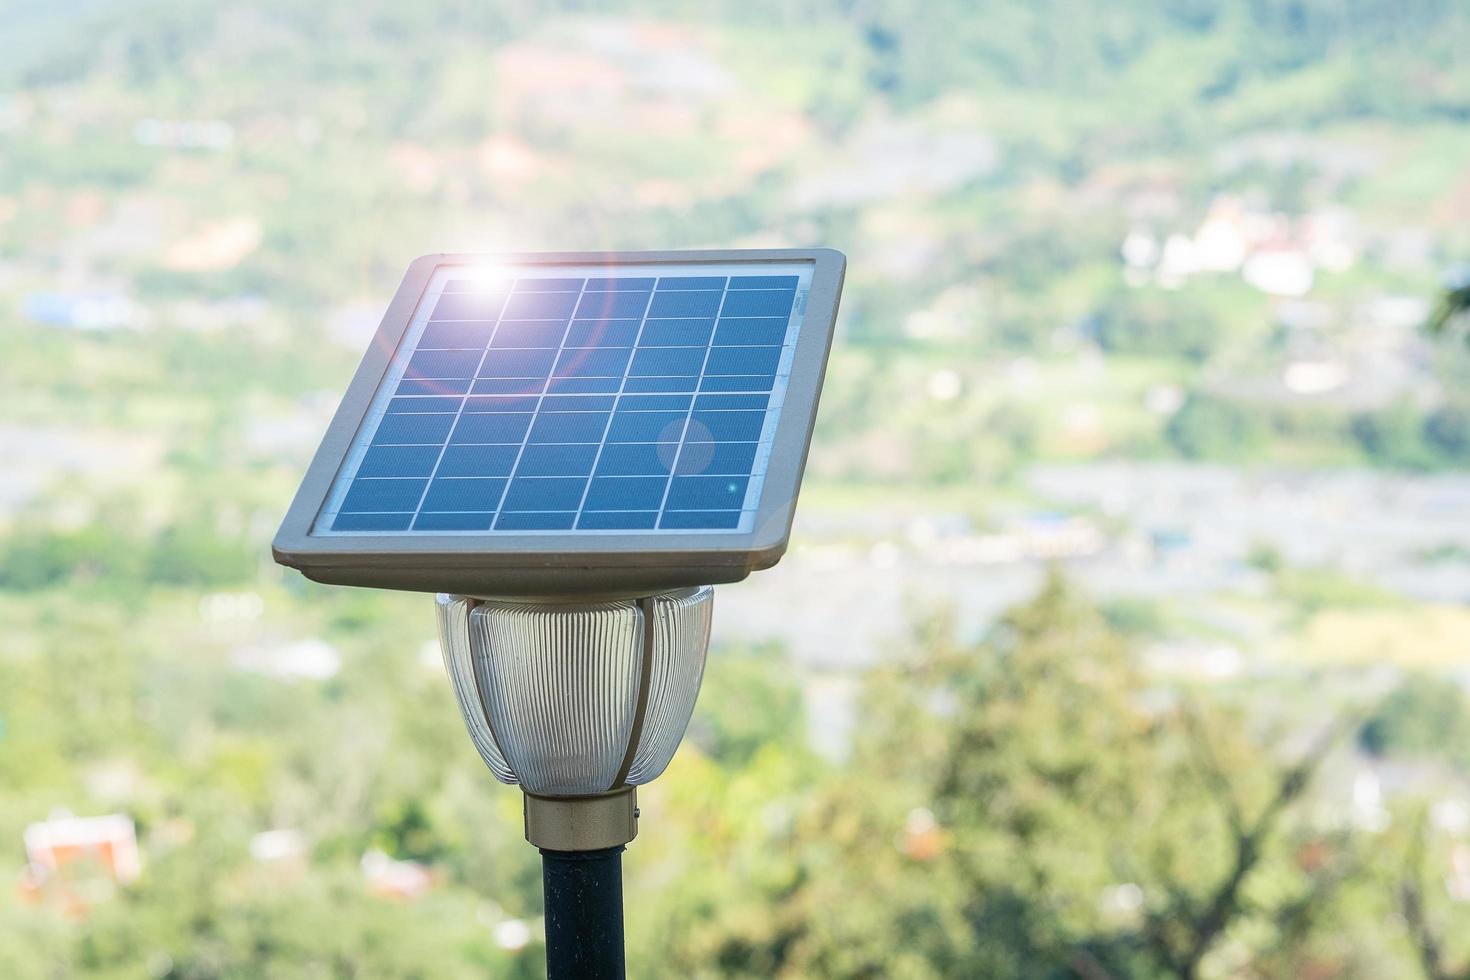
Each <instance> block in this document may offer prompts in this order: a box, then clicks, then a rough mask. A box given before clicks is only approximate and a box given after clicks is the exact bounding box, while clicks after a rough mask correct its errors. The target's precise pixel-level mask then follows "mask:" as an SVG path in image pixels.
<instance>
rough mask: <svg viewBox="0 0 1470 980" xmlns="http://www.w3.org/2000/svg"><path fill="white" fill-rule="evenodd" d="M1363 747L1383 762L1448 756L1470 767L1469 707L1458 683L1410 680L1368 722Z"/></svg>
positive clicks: (1425, 676) (1430, 678) (1417, 676)
mask: <svg viewBox="0 0 1470 980" xmlns="http://www.w3.org/2000/svg"><path fill="white" fill-rule="evenodd" d="M1358 743H1359V744H1360V745H1361V746H1362V747H1363V748H1364V750H1366V751H1368V752H1371V753H1373V754H1374V755H1379V756H1400V757H1408V756H1415V755H1425V754H1430V753H1440V752H1448V753H1449V754H1450V755H1451V757H1452V758H1453V759H1454V761H1455V762H1457V763H1458V764H1459V765H1461V766H1466V765H1470V705H1467V704H1466V700H1465V693H1464V692H1463V691H1462V690H1461V689H1460V687H1459V685H1457V684H1455V683H1454V682H1453V681H1451V680H1446V679H1443V678H1438V677H1434V676H1431V675H1428V674H1410V675H1409V676H1408V677H1405V678H1404V680H1403V681H1402V682H1400V684H1399V685H1398V687H1396V688H1394V690H1393V691H1392V692H1391V693H1390V694H1389V695H1388V697H1386V698H1384V699H1383V701H1382V702H1381V703H1380V704H1379V705H1378V707H1377V708H1376V709H1375V710H1374V712H1373V713H1372V714H1371V715H1370V716H1369V717H1368V719H1367V720H1366V721H1364V722H1363V726H1362V728H1361V729H1359V731H1358Z"/></svg>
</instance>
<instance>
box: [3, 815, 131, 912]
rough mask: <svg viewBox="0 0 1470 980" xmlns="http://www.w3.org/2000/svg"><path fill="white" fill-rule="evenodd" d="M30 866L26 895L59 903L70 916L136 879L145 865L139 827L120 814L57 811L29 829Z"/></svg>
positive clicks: (22, 889)
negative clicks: (101, 814) (142, 858)
mask: <svg viewBox="0 0 1470 980" xmlns="http://www.w3.org/2000/svg"><path fill="white" fill-rule="evenodd" d="M24 840H25V848H26V861H27V864H26V869H25V871H24V872H23V873H22V876H21V885H20V892H21V896H22V898H24V899H26V900H29V901H32V902H43V901H49V902H54V903H55V904H57V905H58V906H60V908H61V909H62V911H63V912H65V913H66V914H68V915H73V916H79V915H83V914H85V913H86V910H87V908H88V906H90V905H92V904H94V903H96V902H98V901H102V900H104V899H106V898H109V897H110V896H111V895H112V893H113V891H114V890H115V889H116V887H117V886H119V885H126V884H128V883H130V882H132V881H135V880H137V878H138V875H139V874H141V873H142V869H143V865H142V860H141V857H140V856H139V853H138V836H137V830H136V828H135V827H134V825H133V820H132V818H131V817H128V816H125V815H123V814H120V813H114V814H109V815H107V816H101V817H76V816H72V815H71V814H69V813H58V814H56V815H53V816H52V817H51V818H50V819H48V820H43V821H41V822H39V823H33V824H31V825H30V826H28V827H27V828H26V829H25V834H24Z"/></svg>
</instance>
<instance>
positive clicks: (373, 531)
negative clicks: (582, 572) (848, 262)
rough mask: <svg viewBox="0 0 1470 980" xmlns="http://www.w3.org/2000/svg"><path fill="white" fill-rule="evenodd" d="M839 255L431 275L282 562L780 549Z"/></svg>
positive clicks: (393, 333)
mask: <svg viewBox="0 0 1470 980" xmlns="http://www.w3.org/2000/svg"><path fill="white" fill-rule="evenodd" d="M831 256H836V253H829V252H825V251H822V250H814V251H811V252H794V251H791V252H777V253H772V252H764V253H744V252H733V253H663V257H658V256H627V255H621V256H607V255H601V254H597V255H584V256H566V257H555V256H552V257H548V256H520V257H507V258H504V259H488V258H484V257H476V256H442V257H433V259H432V260H421V261H420V262H419V263H416V264H415V269H416V272H415V271H414V270H411V272H410V276H409V277H408V278H407V279H406V280H405V285H404V287H403V288H402V289H400V295H399V298H398V299H397V300H395V309H390V311H389V315H388V317H386V318H385V321H384V327H383V329H382V330H380V333H379V336H378V338H377V339H376V341H375V345H374V349H372V350H370V351H369V353H368V356H367V358H365V360H364V367H363V369H362V371H360V373H359V377H358V379H357V380H355V381H354V384H353V390H352V391H349V398H348V399H347V400H345V401H344V406H343V410H342V412H341V413H339V416H338V419H337V420H336V421H335V422H334V426H333V432H332V433H329V435H328V439H327V440H326V441H325V442H324V444H323V449H322V451H321V452H320V453H319V455H318V462H317V463H315V464H314V467H313V468H314V470H316V471H320V470H321V469H322V468H323V467H325V466H328V465H330V466H331V468H332V473H331V475H330V482H329V483H327V485H326V486H325V488H324V490H322V492H321V495H320V503H319V505H317V506H316V507H314V508H313V510H312V513H311V517H310V520H309V527H308V528H307V529H306V533H305V538H306V539H309V540H308V541H307V542H306V547H304V548H301V547H291V542H290V541H287V540H286V538H291V537H293V536H292V535H288V534H287V533H286V532H287V530H288V526H289V525H292V524H293V523H299V522H300V517H301V515H300V514H299V513H297V511H298V507H299V506H302V505H303V501H302V499H301V498H298V507H293V515H295V520H294V521H293V515H288V520H287V524H286V525H283V535H282V537H281V538H280V539H278V542H277V552H278V554H281V553H283V552H285V553H286V554H287V556H288V557H290V556H291V552H294V551H301V550H305V551H309V552H313V553H318V554H326V553H327V552H329V551H331V550H332V548H333V547H334V546H331V545H328V544H323V543H322V542H331V541H337V542H341V544H340V545H339V546H335V547H339V549H340V550H342V551H344V552H345V553H354V554H355V553H357V552H358V551H359V550H360V549H361V548H362V547H373V546H374V545H372V542H379V543H384V545H383V546H384V547H385V548H387V549H388V550H389V551H393V550H394V549H414V548H422V547H424V545H422V544H418V543H416V542H429V541H432V542H443V543H444V544H443V545H442V547H444V548H445V549H447V550H448V551H450V552H456V553H460V554H463V553H465V552H466V550H467V549H468V550H469V551H475V550H478V551H480V552H481V553H498V554H509V553H510V552H512V551H515V550H529V551H531V552H536V553H537V554H539V555H541V557H542V558H543V559H545V558H546V557H547V556H555V555H557V554H561V555H563V556H568V555H572V554H580V555H581V556H582V557H583V558H584V559H585V557H586V555H587V554H588V553H595V552H599V551H601V550H604V549H606V550H610V551H611V552H614V553H621V554H622V555H623V556H624V563H625V564H628V565H630V566H631V565H636V564H638V561H637V559H631V558H629V557H628V551H629V547H630V542H633V541H635V540H636V541H637V542H639V543H640V545H642V546H647V547H648V548H651V549H653V550H654V551H658V550H660V549H661V548H667V549H669V550H674V549H677V550H680V551H688V550H689V549H690V547H691V542H695V541H698V542H707V543H701V544H698V545H696V547H698V548H702V549H705V550H708V551H710V552H711V553H715V552H721V551H724V552H728V553H730V554H742V553H743V554H746V555H747V558H746V561H747V563H749V561H750V559H749V558H748V554H749V553H750V552H751V551H752V550H757V549H755V548H753V547H752V546H755V545H760V546H761V547H767V548H768V547H769V546H768V545H767V544H765V541H766V539H768V538H771V537H772V533H771V532H772V527H773V526H776V527H778V529H780V530H781V534H780V541H779V544H780V547H781V548H784V540H785V533H786V531H787V530H789V524H790V509H791V505H792V503H793V502H794V495H795V486H796V483H797V481H798V480H799V476H800V468H801V462H802V460H803V459H804V456H805V450H806V444H807V439H808V437H809V430H810V424H811V416H812V413H813V412H814V410H815V401H816V393H817V388H818V386H819V383H820V377H821V370H822V368H823V366H824V363H825V357H826V351H827V348H828V345H829V343H830V338H831V327H832V317H833V315H834V313H835V305H836V293H837V289H838V288H839V287H840V274H841V264H840V256H837V258H836V261H835V262H834V261H833V260H832V259H831V258H830V257H831ZM833 266H835V273H836V280H837V281H836V282H831V281H827V280H830V279H831V278H832V276H833V268H832V267H833ZM814 289H815V291H816V294H817V295H816V299H817V300H818V301H817V302H815V303H814V302H813V298H814ZM410 304H411V307H410ZM400 317H401V322H400V319H399V318H400ZM803 351H809V353H807V354H806V355H805V356H804V357H803V356H800V355H801V352H803ZM804 362H805V364H804ZM803 364H804V366H803ZM793 378H796V379H797V383H796V385H795V386H794V387H793ZM369 385H370V386H371V390H370V392H369V390H368V387H369ZM354 393H357V395H358V397H357V398H356V399H354V397H353V395H354ZM793 395H795V400H796V407H795V411H794V414H795V416H796V418H795V420H794V421H793V420H791V419H788V418H787V415H788V412H787V410H788V407H789V406H791V404H792V398H793ZM354 402H356V404H353V403H354ZM783 419H784V420H786V421H785V422H784V423H783ZM349 425H350V427H351V435H350V437H347V433H346V429H347V427H348V426H349ZM783 432H785V433H786V436H785V441H786V442H787V443H792V444H791V445H787V446H786V447H785V449H784V450H783V449H782V443H783V436H782V433H783ZM793 435H794V436H795V442H793ZM796 443H799V445H798V444H796ZM793 449H795V450H796V456H797V458H795V459H793V458H792V450H793ZM773 460H775V461H776V463H777V464H778V465H776V467H775V470H776V477H777V478H776V483H777V484H778V487H777V489H776V490H775V492H774V493H771V492H768V490H769V487H770V483H771V474H772V472H773ZM316 475H317V476H318V477H319V476H320V473H319V472H318V473H317V474H316ZM312 477H313V474H309V475H308V481H307V483H308V484H313V483H315V482H317V481H315V480H313V478H312ZM303 496H309V494H308V493H307V484H304V485H303ZM773 522H774V524H773ZM726 539H728V540H727V541H726V544H723V545H722V544H719V543H718V542H719V541H721V540H726ZM737 539H744V543H743V544H742V542H741V541H740V540H737ZM757 539H759V540H757ZM661 541H662V542H666V544H665V545H659V544H658V542H661ZM392 542H403V543H402V544H392ZM451 542H457V544H451ZM497 542H498V543H497ZM515 542H520V544H515ZM535 542H541V543H540V544H536V543H535ZM598 542H602V543H601V544H599V543H598ZM435 547H439V545H433V546H430V548H431V550H432V548H435ZM777 556H779V553H778V554H777ZM726 557H727V558H728V555H727V556H726ZM553 560H554V559H553ZM289 563H291V564H297V565H298V567H302V568H303V570H304V571H307V574H309V575H310V574H312V572H311V570H310V569H308V568H307V567H306V566H305V565H304V564H301V563H298V562H289ZM505 564H506V566H507V567H508V566H510V565H513V564H514V562H513V561H509V560H508V561H506V562H505ZM324 580H326V579H324ZM708 581H714V579H708Z"/></svg>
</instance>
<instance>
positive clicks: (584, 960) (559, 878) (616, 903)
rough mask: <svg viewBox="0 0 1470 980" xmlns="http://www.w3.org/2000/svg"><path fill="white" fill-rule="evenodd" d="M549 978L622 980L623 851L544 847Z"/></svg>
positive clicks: (619, 848) (619, 849) (621, 849)
mask: <svg viewBox="0 0 1470 980" xmlns="http://www.w3.org/2000/svg"><path fill="white" fill-rule="evenodd" d="M541 885H542V889H543V891H544V892H545V899H546V976H547V978H548V980H624V975H625V966H624V962H623V847H622V845H621V844H620V845H618V846H617V847H607V848H603V849H602V850H600V851H548V850H546V849H545V848H542V849H541Z"/></svg>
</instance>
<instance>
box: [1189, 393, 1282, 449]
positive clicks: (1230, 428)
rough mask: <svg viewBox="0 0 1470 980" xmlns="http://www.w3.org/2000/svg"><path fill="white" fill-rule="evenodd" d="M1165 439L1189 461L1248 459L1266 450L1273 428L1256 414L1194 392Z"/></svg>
mask: <svg viewBox="0 0 1470 980" xmlns="http://www.w3.org/2000/svg"><path fill="white" fill-rule="evenodd" d="M1165 436H1166V437H1167V438H1168V440H1169V444H1170V445H1172V446H1173V447H1174V449H1175V451H1177V452H1178V453H1179V454H1180V455H1183V456H1185V457H1188V458H1189V459H1229V460H1245V459H1250V458H1251V457H1253V456H1255V455H1256V454H1258V453H1260V452H1261V450H1262V449H1263V448H1264V447H1265V445H1266V443H1267V440H1268V439H1269V436H1270V428H1269V426H1268V425H1267V423H1266V422H1265V421H1264V420H1262V418H1261V416H1260V415H1259V414H1258V413H1256V412H1253V411H1251V410H1249V409H1247V408H1245V407H1243V406H1241V405H1238V404H1236V403H1234V402H1231V401H1226V400H1224V399H1221V398H1215V397H1213V396H1210V395H1204V394H1199V393H1195V394H1192V395H1190V396H1189V398H1188V400H1186V401H1185V403H1184V407H1183V408H1181V409H1180V410H1179V411H1178V412H1176V413H1175V414H1174V416H1173V418H1171V419H1170V420H1169V425H1168V427H1167V429H1165Z"/></svg>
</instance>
